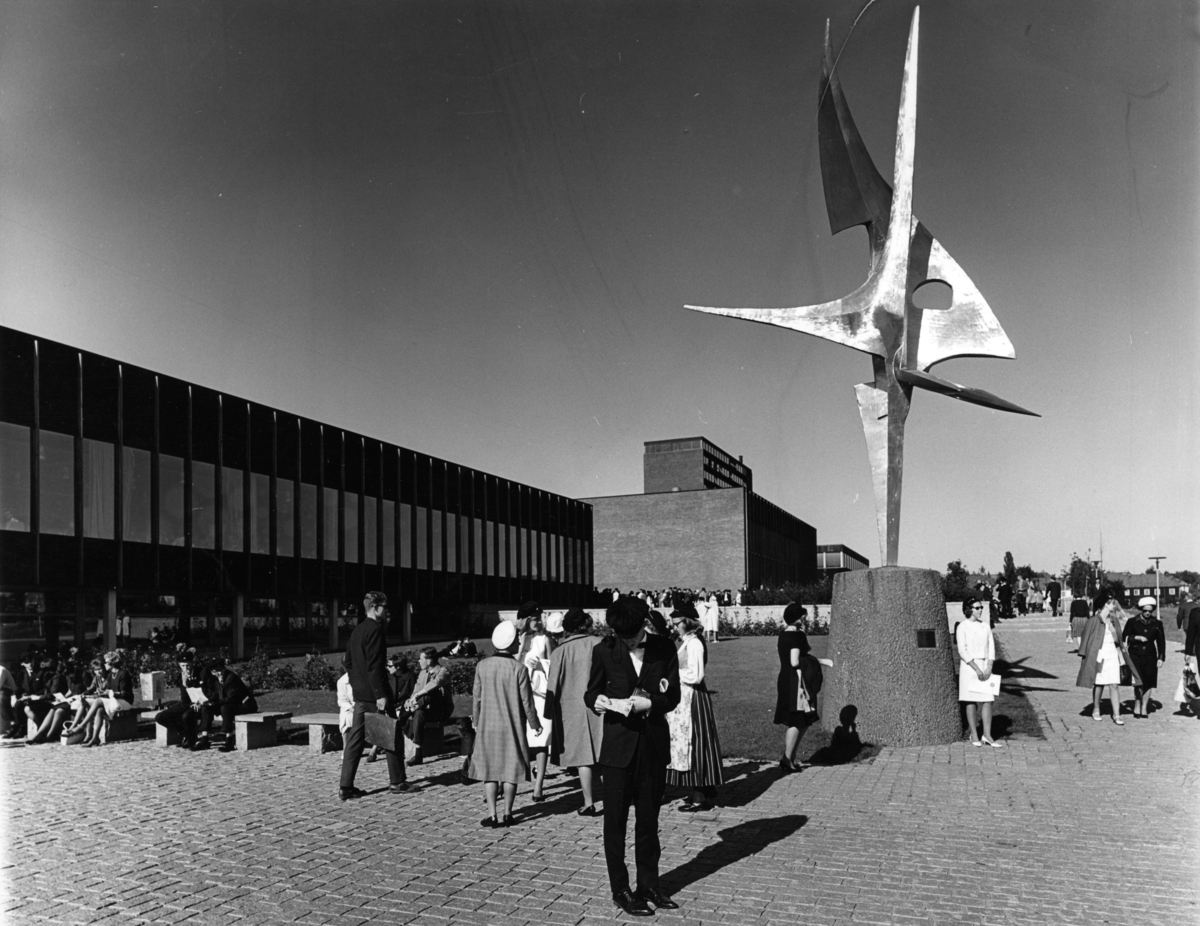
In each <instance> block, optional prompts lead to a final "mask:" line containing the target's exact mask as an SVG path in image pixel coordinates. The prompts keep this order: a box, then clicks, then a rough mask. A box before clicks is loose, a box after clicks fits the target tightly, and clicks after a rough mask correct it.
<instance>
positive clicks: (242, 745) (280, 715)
mask: <svg viewBox="0 0 1200 926" xmlns="http://www.w3.org/2000/svg"><path fill="white" fill-rule="evenodd" d="M291 716H292V715H291V712H290V711H288V712H284V711H270V712H262V713H258V714H238V715H237V716H236V717H234V718H233V724H234V743H235V744H236V748H237V750H238V751H239V752H242V751H245V750H249V749H263V748H264V747H266V746H274V745H275V744H276V743H278V742H279V728H278V723H279V721H281V720H287V719H288V718H290V717H291Z"/></svg>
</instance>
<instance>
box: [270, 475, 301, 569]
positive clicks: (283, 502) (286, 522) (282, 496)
mask: <svg viewBox="0 0 1200 926" xmlns="http://www.w3.org/2000/svg"><path fill="white" fill-rule="evenodd" d="M295 501H296V484H295V483H294V482H292V480H290V479H279V480H276V482H275V551H276V552H277V553H278V554H279V555H280V556H295V555H296V504H295Z"/></svg>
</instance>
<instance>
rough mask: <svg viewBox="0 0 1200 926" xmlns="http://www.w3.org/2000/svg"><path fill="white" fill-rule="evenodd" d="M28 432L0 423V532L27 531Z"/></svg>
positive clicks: (28, 485) (29, 482) (18, 427)
mask: <svg viewBox="0 0 1200 926" xmlns="http://www.w3.org/2000/svg"><path fill="white" fill-rule="evenodd" d="M29 439H30V438H29V428H26V427H23V426H22V425H19V424H9V423H8V422H7V421H0V529H3V530H6V531H28V530H29V499H30V485H31V484H32V483H31V480H30V476H29Z"/></svg>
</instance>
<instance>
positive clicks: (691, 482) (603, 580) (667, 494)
mask: <svg viewBox="0 0 1200 926" xmlns="http://www.w3.org/2000/svg"><path fill="white" fill-rule="evenodd" d="M644 447H645V450H644V454H643V457H642V471H643V478H644V481H643V488H644V491H643V492H642V493H641V494H640V495H611V496H603V497H598V498H586V499H582V501H584V502H586V503H587V504H588V505H590V506H591V510H592V536H593V540H594V543H595V546H594V550H593V568H594V570H595V585H596V587H597V588H619V589H622V590H625V591H628V590H630V589H638V588H646V589H658V588H668V587H671V586H682V587H686V588H707V589H709V590H712V589H726V588H728V589H738V588H741V587H742V586H747V587H751V588H758V587H760V586H763V585H766V586H776V585H782V584H784V583H785V582H797V583H806V582H812V581H815V579H816V562H817V560H816V548H817V531H816V529H815V528H814V527H812V526H811V525H809V524H806V523H805V522H804V521H802V520H800V519H799V518H797V517H796V516H795V515H793V514H790V513H789V512H787V511H784V510H783V509H782V508H780V507H779V506H777V505H774V504H772V503H771V502H769V501H767V500H766V499H765V498H763V497H761V496H760V495H757V494H755V492H754V491H753V474H752V473H751V471H750V467H748V466H746V465H745V463H743V462H742V459H741V458H740V457H737V458H735V457H734V456H733V455H732V454H729V453H726V452H725V451H724V450H722V449H721V448H720V447H718V446H717V445H716V444H714V443H712V441H709V440H708V439H706V438H704V437H688V438H680V439H676V440H660V441H647V442H646V443H645V445H644Z"/></svg>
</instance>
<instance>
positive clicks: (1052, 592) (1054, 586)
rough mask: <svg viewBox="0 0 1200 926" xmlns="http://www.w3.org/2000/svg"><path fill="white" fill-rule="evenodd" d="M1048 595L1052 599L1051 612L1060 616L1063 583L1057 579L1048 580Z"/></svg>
mask: <svg viewBox="0 0 1200 926" xmlns="http://www.w3.org/2000/svg"><path fill="white" fill-rule="evenodd" d="M1046 596H1047V597H1048V598H1049V599H1050V613H1051V614H1053V615H1054V616H1055V617H1058V603H1059V601H1061V600H1062V583H1061V582H1059V581H1058V580H1057V579H1051V580H1050V581H1049V582H1047V583H1046Z"/></svg>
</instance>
